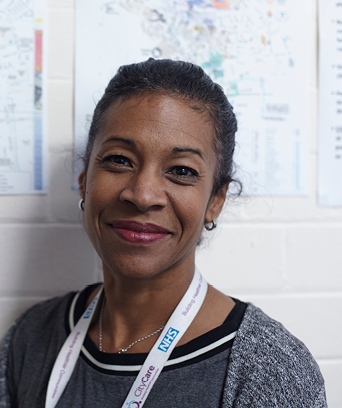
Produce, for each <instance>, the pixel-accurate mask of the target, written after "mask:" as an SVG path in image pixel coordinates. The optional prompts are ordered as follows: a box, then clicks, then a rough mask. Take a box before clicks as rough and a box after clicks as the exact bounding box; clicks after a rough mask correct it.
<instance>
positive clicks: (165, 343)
mask: <svg viewBox="0 0 342 408" xmlns="http://www.w3.org/2000/svg"><path fill="white" fill-rule="evenodd" d="M178 333H179V331H178V330H176V329H173V328H172V327H170V328H169V330H168V331H167V333H166V334H165V336H164V338H163V340H162V341H161V343H160V344H159V347H158V349H159V350H161V351H164V352H165V353H166V352H167V350H168V349H169V347H170V346H171V344H172V342H173V340H174V339H175V338H176V337H177V334H178Z"/></svg>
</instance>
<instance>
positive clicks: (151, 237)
mask: <svg viewBox="0 0 342 408" xmlns="http://www.w3.org/2000/svg"><path fill="white" fill-rule="evenodd" d="M110 226H111V227H112V228H113V229H114V231H115V232H116V233H117V234H118V235H119V236H120V237H121V238H122V239H124V240H125V241H128V242H132V243H141V244H151V243H153V242H156V241H159V240H160V239H163V238H165V237H166V236H167V235H168V234H170V232H169V231H168V230H167V229H165V228H163V227H161V226H159V225H155V224H149V223H148V224H141V223H139V222H135V221H115V222H112V223H110Z"/></svg>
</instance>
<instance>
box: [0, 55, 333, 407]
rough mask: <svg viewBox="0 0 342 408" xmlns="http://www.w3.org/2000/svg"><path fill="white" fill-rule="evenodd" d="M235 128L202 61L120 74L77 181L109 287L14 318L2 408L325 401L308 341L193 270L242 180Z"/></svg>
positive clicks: (144, 66) (132, 68) (99, 111)
mask: <svg viewBox="0 0 342 408" xmlns="http://www.w3.org/2000/svg"><path fill="white" fill-rule="evenodd" d="M236 129H237V126H236V119H235V116H234V114H233V111H232V107H231V105H230V104H229V102H228V101H227V99H226V97H225V95H224V93H223V91H222V89H221V88H220V86H218V85H217V84H215V83H213V82H212V81H211V79H210V78H209V77H208V76H207V75H206V74H204V72H203V71H202V69H201V68H199V67H197V66H195V65H192V64H190V63H184V62H179V61H178V62H175V61H170V60H159V61H155V60H153V59H150V60H148V61H146V62H143V63H139V64H133V65H128V66H123V67H121V68H120V69H119V71H118V73H117V74H116V76H115V77H114V78H113V79H112V80H111V81H110V83H109V85H108V87H107V89H106V91H105V94H104V96H103V97H102V99H101V100H100V102H99V103H98V105H97V107H96V109H95V112H94V117H93V121H92V124H91V128H90V132H89V139H88V145H87V149H86V153H85V156H84V170H83V171H82V173H81V175H80V177H79V188H80V194H81V198H82V200H81V202H80V207H81V209H82V210H83V211H84V226H85V229H86V232H87V234H88V236H89V238H90V240H91V242H92V244H93V245H94V247H95V249H96V251H97V253H98V254H99V256H100V257H101V259H102V263H103V276H104V284H103V289H102V285H92V286H90V287H87V288H86V289H84V290H83V291H82V292H80V293H78V294H75V293H70V294H68V295H66V296H64V297H61V298H55V299H52V300H49V301H47V302H44V303H42V304H39V305H36V306H34V307H33V308H32V309H30V310H29V311H28V312H26V314H24V316H22V317H21V318H20V319H19V320H18V322H17V323H16V325H15V326H14V327H13V328H12V330H11V331H10V333H9V335H8V336H7V340H6V343H5V347H4V350H3V360H2V361H3V365H2V377H3V379H4V382H3V383H2V389H1V391H0V395H1V398H2V401H6V402H5V403H3V404H4V405H3V406H6V407H7V406H8V407H14V406H15V407H32V406H34V407H44V406H46V407H53V406H58V407H70V406H75V407H103V406H110V407H132V408H133V407H140V408H141V407H142V406H143V405H144V406H145V407H146V408H147V407H160V406H168V407H173V408H174V407H183V408H184V407H196V408H198V407H206V408H207V407H290V406H291V407H311V408H312V407H325V406H326V402H325V392H324V382H323V379H322V376H321V374H320V372H319V369H318V367H317V364H316V363H315V362H314V360H313V358H312V357H311V355H310V353H309V352H308V350H307V349H306V348H305V346H304V345H303V344H302V343H301V342H300V341H298V340H297V339H295V338H294V337H293V336H292V335H291V334H289V333H288V332H287V331H286V330H285V329H284V328H283V327H282V326H281V325H280V324H279V323H277V322H275V321H273V320H271V319H270V318H268V317H267V316H266V315H265V314H263V313H262V312H261V311H260V310H259V309H257V308H255V307H254V306H252V305H247V304H245V303H243V302H240V301H239V300H237V299H232V298H229V297H227V296H225V295H224V294H222V293H220V292H219V291H217V290H216V289H214V288H213V287H211V286H209V287H207V285H206V282H205V281H204V279H203V278H202V277H201V275H200V273H199V272H198V271H197V270H195V250H196V246H197V244H198V242H199V241H200V238H201V233H202V229H203V227H205V228H206V229H208V230H211V229H213V228H215V226H216V221H215V220H216V219H217V217H218V216H219V214H220V212H221V210H222V207H223V205H224V202H225V198H226V193H227V190H228V186H229V183H231V182H232V181H233V162H232V158H233V151H234V135H235V132H236ZM227 273H228V272H227ZM170 316H171V317H170ZM76 323H77V324H76ZM88 323H89V324H88ZM75 325H76V326H75ZM68 336H69V337H68ZM82 344H83V346H82ZM176 344H177V347H175V345H176ZM81 347H82V349H81ZM172 349H173V351H172ZM79 352H80V355H79V354H78V353H79ZM170 354H171V355H170ZM169 355H170V356H169ZM144 362H145V363H144ZM143 364H144V365H143ZM142 365H143V367H142ZM45 401H46V402H45Z"/></svg>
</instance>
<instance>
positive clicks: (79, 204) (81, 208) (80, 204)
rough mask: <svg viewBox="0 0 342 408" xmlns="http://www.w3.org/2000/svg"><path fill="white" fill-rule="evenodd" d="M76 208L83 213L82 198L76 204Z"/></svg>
mask: <svg viewBox="0 0 342 408" xmlns="http://www.w3.org/2000/svg"><path fill="white" fill-rule="evenodd" d="M78 208H79V209H80V210H82V211H84V200H83V198H81V199H80V201H79V202H78Z"/></svg>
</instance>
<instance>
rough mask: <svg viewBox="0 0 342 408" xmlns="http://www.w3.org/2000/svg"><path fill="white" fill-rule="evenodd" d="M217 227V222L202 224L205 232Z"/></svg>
mask: <svg viewBox="0 0 342 408" xmlns="http://www.w3.org/2000/svg"><path fill="white" fill-rule="evenodd" d="M216 227H217V222H216V220H212V221H211V222H205V223H204V228H205V229H206V230H207V231H212V230H213V229H215V228H216Z"/></svg>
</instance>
